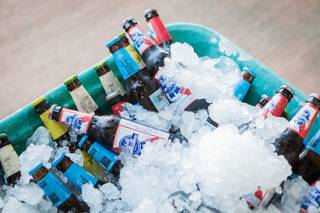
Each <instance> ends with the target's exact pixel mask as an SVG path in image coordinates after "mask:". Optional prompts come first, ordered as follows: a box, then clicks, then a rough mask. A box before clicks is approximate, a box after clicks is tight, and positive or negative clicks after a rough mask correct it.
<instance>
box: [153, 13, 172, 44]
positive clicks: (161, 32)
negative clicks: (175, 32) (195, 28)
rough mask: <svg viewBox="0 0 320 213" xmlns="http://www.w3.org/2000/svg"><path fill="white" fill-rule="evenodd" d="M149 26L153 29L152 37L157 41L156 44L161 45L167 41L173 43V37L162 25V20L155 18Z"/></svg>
mask: <svg viewBox="0 0 320 213" xmlns="http://www.w3.org/2000/svg"><path fill="white" fill-rule="evenodd" d="M148 26H149V28H150V29H151V32H152V35H153V36H152V37H153V38H154V40H155V41H156V43H157V44H158V45H159V44H161V43H163V42H165V41H171V40H172V37H171V35H170V34H169V32H168V31H167V28H166V27H165V26H164V24H163V23H162V21H161V19H160V18H159V17H154V18H152V19H150V20H149V22H148Z"/></svg>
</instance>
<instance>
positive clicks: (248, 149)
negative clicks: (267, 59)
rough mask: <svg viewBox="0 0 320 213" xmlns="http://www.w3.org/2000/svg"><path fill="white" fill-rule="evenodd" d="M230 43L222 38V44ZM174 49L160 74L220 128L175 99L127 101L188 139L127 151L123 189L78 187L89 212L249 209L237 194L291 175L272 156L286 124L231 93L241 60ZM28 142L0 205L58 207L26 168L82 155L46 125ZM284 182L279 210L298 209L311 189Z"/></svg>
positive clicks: (145, 117) (141, 115)
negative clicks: (142, 103)
mask: <svg viewBox="0 0 320 213" xmlns="http://www.w3.org/2000/svg"><path fill="white" fill-rule="evenodd" d="M228 44H229V43H228V42H223V41H220V48H224V47H225V46H226V45H227V46H228ZM232 53H233V52H231V53H230V54H232ZM171 54H172V57H171V58H166V60H165V66H164V67H163V68H160V70H159V75H160V74H165V75H166V76H168V77H170V78H173V79H175V80H176V81H177V82H178V83H179V84H180V85H183V86H184V87H186V88H189V89H190V90H191V91H192V93H193V94H194V96H195V97H197V98H206V99H207V100H208V101H209V102H212V103H213V104H212V105H211V106H210V108H209V113H210V116H211V117H212V118H213V119H214V120H215V121H217V122H218V123H219V124H220V127H219V128H217V129H212V128H211V127H210V126H209V125H208V124H207V123H206V122H205V119H204V118H205V117H206V115H204V113H205V112H201V111H200V112H198V113H196V114H194V113H191V112H184V113H182V114H179V115H177V114H176V113H174V108H175V105H174V104H172V105H170V106H169V107H167V108H166V109H165V110H163V111H162V112H160V113H153V112H149V111H146V110H144V109H142V108H141V107H139V106H133V105H130V104H129V105H128V107H130V109H131V111H134V112H135V118H136V119H137V120H138V121H140V122H143V123H146V124H148V125H151V126H156V127H158V128H162V129H169V128H170V125H171V124H172V123H173V124H174V125H176V126H177V127H179V128H180V129H181V132H182V133H183V134H184V135H185V136H186V137H187V138H188V140H189V144H188V145H182V144H180V143H170V142H166V143H156V144H151V143H148V144H146V146H145V147H144V151H143V153H142V155H141V156H140V157H139V158H132V157H130V156H125V159H123V160H124V162H125V165H124V167H123V168H122V170H121V175H120V181H119V182H120V185H121V187H122V189H121V190H119V188H117V187H116V186H114V185H113V184H112V183H106V184H104V185H102V186H100V187H99V188H94V187H93V186H92V185H89V184H86V185H84V186H83V188H82V195H81V197H82V199H83V200H84V201H85V202H87V204H88V205H89V207H90V210H91V212H128V211H132V212H177V211H181V210H183V209H185V210H189V211H191V212H192V211H195V210H199V211H202V212H219V209H220V210H221V211H223V212H250V210H249V209H248V207H247V204H246V203H245V201H243V200H240V199H239V198H240V197H241V196H242V195H244V194H247V193H250V192H254V191H255V190H256V188H257V187H258V186H261V187H262V188H265V189H271V188H273V187H277V186H279V184H280V183H281V182H282V181H283V180H285V179H286V178H287V176H289V175H290V173H291V168H290V166H289V165H288V163H287V162H286V160H285V159H284V158H283V157H282V156H277V155H276V154H275V153H274V151H273V150H274V148H273V145H272V144H271V143H272V140H273V138H274V137H275V136H277V135H278V134H279V133H280V132H281V131H282V130H283V129H284V128H285V127H286V125H287V121H286V120H284V119H282V118H269V119H266V120H264V119H261V118H260V117H259V116H258V109H257V108H256V107H253V106H249V105H248V104H245V103H241V102H239V101H238V100H236V99H235V98H234V97H233V95H232V94H233V86H234V84H235V83H236V82H237V80H238V79H239V78H240V69H239V67H238V65H237V64H236V63H235V62H234V61H233V60H232V59H230V58H228V57H220V58H208V57H205V58H199V57H198V56H197V54H196V53H195V52H194V50H193V48H192V47H191V46H189V45H188V44H185V43H183V44H182V43H175V44H173V45H172V46H171ZM250 121H252V122H250ZM246 122H250V125H249V126H248V128H247V129H246V131H244V132H241V131H239V128H238V127H239V126H240V125H241V124H243V123H246ZM27 144H28V147H27V149H26V150H25V151H24V152H23V153H22V154H21V155H20V156H19V159H20V164H21V173H22V177H21V180H20V182H19V183H18V184H17V185H16V186H15V187H14V188H11V187H7V186H4V187H3V189H2V190H4V192H5V196H2V198H1V197H0V209H2V212H18V211H21V212H56V209H55V208H53V207H52V206H51V204H50V202H48V201H46V200H45V199H44V198H43V192H42V191H41V190H40V189H39V188H38V187H37V185H35V184H34V183H30V182H29V180H30V176H29V175H28V171H29V170H30V169H31V168H33V167H34V166H35V165H36V164H38V163H39V162H43V163H45V165H46V166H47V167H48V168H50V162H52V160H53V159H54V157H55V156H57V155H58V154H59V153H61V152H62V151H65V152H66V153H67V155H68V156H70V157H71V158H72V160H74V161H75V162H77V163H78V164H80V165H82V162H83V159H82V156H81V154H80V153H81V152H80V151H79V150H78V151H77V152H76V153H72V154H71V153H69V152H68V150H67V148H66V147H64V148H57V147H56V146H55V145H54V142H52V141H51V138H50V135H49V133H48V131H47V130H46V129H45V128H44V127H39V128H38V129H37V130H36V131H35V133H34V134H33V136H32V137H31V138H29V139H28V141H27ZM64 181H65V179H64ZM287 187H288V189H289V190H287V194H286V195H285V197H284V204H283V207H282V209H281V210H282V211H283V212H293V211H297V208H298V205H297V203H298V202H299V200H301V197H302V195H303V192H305V190H304V189H306V188H307V187H308V186H307V185H306V183H305V182H304V181H303V180H301V179H299V180H298V181H296V182H293V183H291V185H290V186H287ZM303 187H304V188H303ZM302 188H303V190H302ZM2 195H4V193H2ZM261 211H262V210H261ZM277 211H278V210H277V209H276V208H275V207H274V206H271V207H270V208H269V212H277Z"/></svg>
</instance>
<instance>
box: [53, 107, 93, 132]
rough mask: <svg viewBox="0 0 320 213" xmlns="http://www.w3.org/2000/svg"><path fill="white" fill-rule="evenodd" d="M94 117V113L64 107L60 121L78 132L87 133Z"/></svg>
mask: <svg viewBox="0 0 320 213" xmlns="http://www.w3.org/2000/svg"><path fill="white" fill-rule="evenodd" d="M92 117H93V114H89V113H85V112H79V111H75V110H71V109H65V108H63V109H62V110H61V113H60V117H59V122H61V123H65V124H66V125H67V126H68V127H69V128H71V129H74V130H76V131H77V132H78V133H82V134H86V133H87V132H88V129H89V126H90V124H91V120H92Z"/></svg>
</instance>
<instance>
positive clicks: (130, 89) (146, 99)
mask: <svg viewBox="0 0 320 213" xmlns="http://www.w3.org/2000/svg"><path fill="white" fill-rule="evenodd" d="M107 47H108V48H109V50H110V52H111V53H112V54H113V57H114V60H115V62H116V64H117V66H118V68H119V70H120V72H121V75H122V77H123V78H124V79H125V82H126V91H127V97H128V101H129V102H131V103H132V104H136V103H139V104H141V105H142V106H143V107H144V108H145V109H148V110H151V111H155V112H159V110H161V109H162V108H164V107H165V106H167V105H168V104H169V101H168V100H167V98H166V96H165V94H164V93H163V91H162V90H161V88H160V84H159V82H158V81H157V80H156V79H152V78H151V76H150V75H149V74H148V73H147V71H146V69H145V65H144V63H143V62H142V59H141V58H140V56H139V55H138V53H137V52H136V51H135V50H134V48H133V47H132V46H131V45H130V43H129V40H128V39H127V38H126V36H125V35H124V34H121V35H120V36H119V37H118V38H115V39H114V40H112V41H111V42H109V43H108V44H107Z"/></svg>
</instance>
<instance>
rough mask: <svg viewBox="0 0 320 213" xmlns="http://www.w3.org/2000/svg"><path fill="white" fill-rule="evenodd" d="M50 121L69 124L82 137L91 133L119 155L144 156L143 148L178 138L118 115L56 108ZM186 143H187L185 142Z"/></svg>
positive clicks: (51, 110) (91, 135)
mask: <svg viewBox="0 0 320 213" xmlns="http://www.w3.org/2000/svg"><path fill="white" fill-rule="evenodd" d="M50 118H51V119H53V120H56V121H59V122H61V123H65V124H67V125H68V126H69V127H70V128H73V129H75V130H76V131H77V132H78V133H79V134H88V136H89V139H90V140H92V141H96V142H99V143H100V144H102V145H103V146H105V147H107V148H109V149H112V150H113V151H115V152H118V153H119V152H120V151H125V152H129V153H131V154H132V155H140V154H141V151H142V149H143V145H144V144H145V143H147V142H157V141H161V140H167V139H169V138H170V139H175V138H178V139H179V137H175V135H174V134H171V135H170V134H169V133H167V132H165V131H162V130H159V129H155V128H152V127H149V126H146V125H142V124H140V123H137V122H134V121H130V120H127V119H124V118H121V117H117V116H114V115H108V116H97V115H93V114H88V113H84V112H79V111H75V110H70V109H66V108H62V107H60V106H57V105H53V106H52V107H51V109H50ZM182 142H183V141H182Z"/></svg>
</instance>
